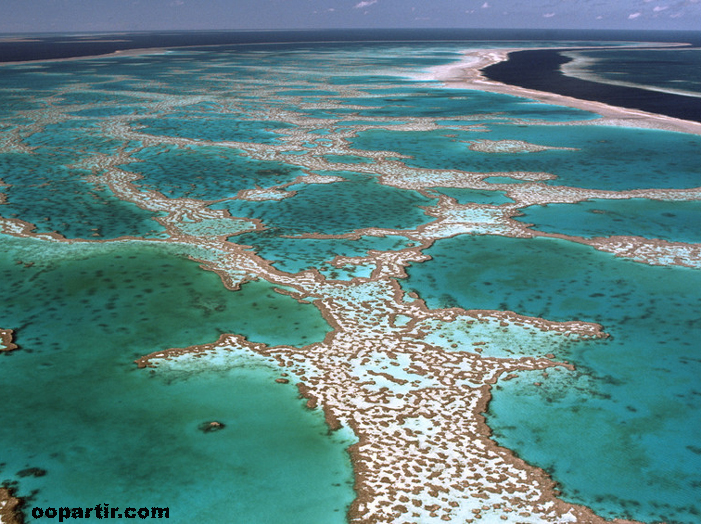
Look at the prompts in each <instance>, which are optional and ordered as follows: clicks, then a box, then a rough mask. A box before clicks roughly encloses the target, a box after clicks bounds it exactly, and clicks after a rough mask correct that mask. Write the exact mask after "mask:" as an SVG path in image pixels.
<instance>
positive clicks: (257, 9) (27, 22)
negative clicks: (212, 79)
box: [0, 0, 701, 33]
mask: <svg viewBox="0 0 701 524" xmlns="http://www.w3.org/2000/svg"><path fill="white" fill-rule="evenodd" d="M399 27H409V28H411V27H456V28H534V29H540V28H543V29H645V30H647V29H660V30H675V29H678V30H701V0H0V33H25V32H93V31H148V30H164V29H178V30H183V29H198V30H206V29H230V30H261V29H321V28H399Z"/></svg>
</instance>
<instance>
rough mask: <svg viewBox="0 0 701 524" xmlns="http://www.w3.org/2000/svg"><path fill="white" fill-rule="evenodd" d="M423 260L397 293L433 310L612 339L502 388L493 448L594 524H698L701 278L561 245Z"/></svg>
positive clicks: (494, 410)
mask: <svg viewBox="0 0 701 524" xmlns="http://www.w3.org/2000/svg"><path fill="white" fill-rule="evenodd" d="M426 253H427V254H428V255H431V256H432V257H433V259H432V260H430V261H428V262H424V263H422V264H419V265H415V266H412V267H411V268H410V269H409V271H408V274H409V278H408V279H407V280H406V281H405V282H403V283H402V285H403V286H404V287H405V288H406V289H412V290H416V291H417V292H418V293H419V294H420V296H421V297H422V298H425V299H426V301H427V303H428V305H429V306H430V307H446V306H460V307H464V308H469V309H472V308H478V309H508V310H513V311H517V312H519V313H522V314H526V315H531V316H538V317H543V318H547V319H550V320H560V321H565V320H573V319H578V320H585V321H592V322H598V323H601V324H602V325H603V326H604V329H605V331H606V332H608V333H609V334H610V335H611V338H609V339H606V340H604V341H597V342H588V343H581V344H577V345H575V346H574V347H573V349H572V350H571V351H570V352H569V353H560V352H558V354H557V355H556V358H557V359H558V360H559V359H562V360H569V361H570V362H572V363H573V364H574V365H575V366H576V367H577V371H576V372H574V373H570V372H565V371H549V373H550V374H551V375H552V377H551V378H547V379H544V378H543V377H542V376H541V373H540V372H539V373H522V374H521V378H520V379H518V380H513V381H509V382H502V383H500V384H499V385H498V386H497V387H496V391H495V395H494V400H493V401H492V403H491V404H490V408H489V413H488V417H487V419H488V423H489V425H490V427H491V428H493V430H494V435H495V438H496V440H497V441H498V442H499V443H500V444H501V445H503V446H506V447H508V448H511V449H514V450H515V451H516V452H517V453H518V454H519V455H520V456H521V457H522V458H524V459H525V460H527V461H529V462H532V463H535V464H538V465H540V466H541V467H544V468H545V469H546V470H547V471H549V472H550V473H551V474H552V476H553V478H554V479H555V480H556V481H558V482H559V483H560V484H561V486H562V491H563V497H564V498H565V499H566V500H570V501H573V502H578V503H583V504H586V505H589V506H591V507H592V508H593V509H594V510H595V511H597V512H599V513H600V514H601V515H603V516H606V517H609V518H613V517H627V518H635V519H641V520H643V521H646V522H652V521H659V520H666V521H667V522H684V523H694V522H698V515H699V512H700V511H701V507H700V506H699V504H698V496H697V494H698V486H699V485H700V484H699V483H700V482H701V475H700V474H699V472H700V471H701V452H700V450H701V438H700V436H701V420H700V419H699V418H698V416H697V413H698V412H699V409H701V389H700V388H699V382H698V377H699V374H701V347H700V346H699V342H698V341H699V340H701V323H699V320H698V319H699V312H700V311H701V299H699V296H698V293H697V290H698V289H699V286H701V273H699V272H698V271H695V270H690V269H687V268H680V267H656V266H646V265H643V264H638V263H635V262H632V261H627V260H623V259H620V258H616V257H614V256H613V255H611V254H607V253H601V252H598V251H595V250H593V249H591V248H589V247H587V246H582V245H577V244H572V243H568V242H565V241H561V240H557V239H528V240H524V239H510V238H501V237H490V236H478V237H471V236H457V237H453V238H450V239H445V240H439V241H437V242H436V244H435V245H434V246H433V247H431V248H430V249H428V250H427V251H426ZM533 382H542V383H543V386H542V387H540V388H539V387H535V386H533Z"/></svg>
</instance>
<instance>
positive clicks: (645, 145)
mask: <svg viewBox="0 0 701 524" xmlns="http://www.w3.org/2000/svg"><path fill="white" fill-rule="evenodd" d="M486 128H487V130H488V132H484V131H481V132H480V131H479V130H475V131H471V132H470V131H461V130H453V129H450V130H447V129H446V130H445V131H429V132H421V133H416V132H410V131H386V130H371V131H365V132H362V133H359V134H358V137H357V138H355V139H353V140H351V142H352V144H353V146H354V147H356V148H358V149H367V150H371V151H396V152H398V153H402V154H405V155H411V156H412V157H413V158H411V159H407V160H404V162H405V163H406V164H407V165H410V166H414V167H422V168H441V169H460V170H463V171H473V172H479V173H483V172H504V171H532V172H546V173H551V174H553V175H555V176H556V177H557V179H555V180H549V181H547V182H546V183H547V184H551V185H567V186H576V187H584V188H591V189H606V190H615V191H623V190H629V189H641V188H663V187H665V188H692V187H698V185H699V183H701V179H700V178H699V170H698V151H699V150H701V137H698V136H693V135H685V134H682V133H669V132H664V131H656V130H651V129H626V128H615V127H605V126H568V127H567V132H566V133H565V132H563V131H562V128H561V127H558V126H538V125H527V126H525V125H524V126H506V125H495V124H489V125H487V126H486ZM447 135H454V136H450V137H449V136H447ZM507 139H508V140H523V141H526V142H529V143H534V144H537V145H541V146H549V147H567V148H574V149H576V150H575V151H570V150H549V151H541V152H538V153H498V154H496V153H482V152H477V151H471V150H470V149H469V142H470V141H472V140H507ZM671 152H674V154H671Z"/></svg>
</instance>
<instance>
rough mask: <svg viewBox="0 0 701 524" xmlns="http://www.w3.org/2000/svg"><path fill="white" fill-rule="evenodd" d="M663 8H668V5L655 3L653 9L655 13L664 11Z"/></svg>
mask: <svg viewBox="0 0 701 524" xmlns="http://www.w3.org/2000/svg"><path fill="white" fill-rule="evenodd" d="M665 9H669V6H668V5H656V6H655V7H654V9H653V11H654V12H655V13H659V12H660V11H664V10H665Z"/></svg>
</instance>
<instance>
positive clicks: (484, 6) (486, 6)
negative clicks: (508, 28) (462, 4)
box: [482, 2, 490, 9]
mask: <svg viewBox="0 0 701 524" xmlns="http://www.w3.org/2000/svg"><path fill="white" fill-rule="evenodd" d="M489 7H490V5H489V3H488V2H485V3H483V4H482V9H489Z"/></svg>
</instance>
